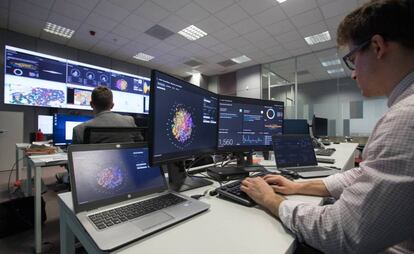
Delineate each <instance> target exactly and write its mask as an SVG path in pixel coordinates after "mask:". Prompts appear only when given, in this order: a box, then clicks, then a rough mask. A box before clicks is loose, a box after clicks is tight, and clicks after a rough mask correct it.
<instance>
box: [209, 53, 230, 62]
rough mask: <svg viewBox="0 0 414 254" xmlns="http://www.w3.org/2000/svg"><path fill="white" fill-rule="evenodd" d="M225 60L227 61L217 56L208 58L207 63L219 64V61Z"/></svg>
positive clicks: (223, 57) (225, 58)
mask: <svg viewBox="0 0 414 254" xmlns="http://www.w3.org/2000/svg"><path fill="white" fill-rule="evenodd" d="M227 59H228V58H227V57H225V56H222V55H219V54H217V55H214V56H211V57H208V58H207V61H208V62H209V63H218V62H221V61H224V60H227Z"/></svg>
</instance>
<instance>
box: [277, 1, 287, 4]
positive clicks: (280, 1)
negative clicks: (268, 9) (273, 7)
mask: <svg viewBox="0 0 414 254" xmlns="http://www.w3.org/2000/svg"><path fill="white" fill-rule="evenodd" d="M276 1H277V2H278V3H280V4H281V3H283V2H286V0H276Z"/></svg>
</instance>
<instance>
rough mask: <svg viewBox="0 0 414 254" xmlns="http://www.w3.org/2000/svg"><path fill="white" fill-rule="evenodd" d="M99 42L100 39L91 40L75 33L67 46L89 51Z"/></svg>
mask: <svg viewBox="0 0 414 254" xmlns="http://www.w3.org/2000/svg"><path fill="white" fill-rule="evenodd" d="M98 41H99V40H98V38H89V37H86V36H84V35H81V34H77V33H75V34H74V35H73V36H72V38H70V40H69V42H68V43H67V44H66V45H68V46H69V47H73V48H77V49H82V50H89V49H90V48H91V47H92V46H93V45H95V44H96V43H98Z"/></svg>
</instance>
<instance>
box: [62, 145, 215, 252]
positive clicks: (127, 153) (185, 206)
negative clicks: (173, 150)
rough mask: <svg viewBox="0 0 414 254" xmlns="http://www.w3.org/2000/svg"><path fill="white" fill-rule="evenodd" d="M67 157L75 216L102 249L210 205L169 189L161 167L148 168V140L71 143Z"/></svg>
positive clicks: (121, 243)
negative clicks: (117, 142)
mask: <svg viewBox="0 0 414 254" xmlns="http://www.w3.org/2000/svg"><path fill="white" fill-rule="evenodd" d="M68 159H69V172H70V176H71V187H72V198H73V206H74V211H75V214H76V217H77V218H78V220H79V221H80V223H81V224H82V225H83V227H84V228H85V230H86V231H87V233H88V234H89V235H90V237H91V238H92V239H93V240H94V242H95V243H96V245H97V247H98V248H99V249H101V250H103V251H111V250H114V249H117V248H119V247H121V246H123V245H125V244H128V243H130V242H132V241H135V240H138V239H141V238H143V237H145V236H148V235H150V234H153V233H155V232H157V231H160V230H161V229H164V228H166V227H168V226H171V225H173V224H176V223H178V222H180V221H183V220H185V219H188V218H190V217H192V216H194V215H196V214H200V213H202V212H204V211H206V210H208V209H209V207H210V205H208V204H205V203H203V202H201V201H198V200H195V199H192V198H189V197H186V196H184V195H181V194H178V193H174V192H171V191H169V190H168V185H167V182H166V179H165V177H164V173H163V171H162V169H161V168H160V167H149V164H148V146H147V144H146V143H124V144H94V145H72V146H70V147H69V149H68Z"/></svg>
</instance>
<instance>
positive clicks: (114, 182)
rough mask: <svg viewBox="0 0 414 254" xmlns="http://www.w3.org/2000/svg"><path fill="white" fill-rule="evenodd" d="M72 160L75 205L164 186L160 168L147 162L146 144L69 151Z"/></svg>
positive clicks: (128, 196) (145, 191)
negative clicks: (144, 145)
mask: <svg viewBox="0 0 414 254" xmlns="http://www.w3.org/2000/svg"><path fill="white" fill-rule="evenodd" d="M72 163H73V164H72V165H73V174H74V177H75V186H76V187H75V188H76V197H77V201H78V204H79V205H85V204H88V203H95V202H97V201H98V202H99V201H101V200H108V199H111V198H115V197H122V196H124V197H127V198H130V197H131V194H134V193H137V192H138V193H143V194H144V193H148V192H150V193H151V190H155V189H160V188H164V187H165V181H164V176H163V175H162V174H161V170H160V168H159V167H152V168H151V167H149V165H148V148H147V147H133V148H121V149H115V148H114V149H98V150H87V151H85V150H84V151H73V152H72ZM72 186H73V185H72Z"/></svg>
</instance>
